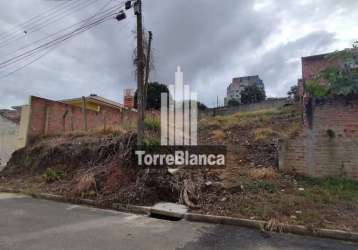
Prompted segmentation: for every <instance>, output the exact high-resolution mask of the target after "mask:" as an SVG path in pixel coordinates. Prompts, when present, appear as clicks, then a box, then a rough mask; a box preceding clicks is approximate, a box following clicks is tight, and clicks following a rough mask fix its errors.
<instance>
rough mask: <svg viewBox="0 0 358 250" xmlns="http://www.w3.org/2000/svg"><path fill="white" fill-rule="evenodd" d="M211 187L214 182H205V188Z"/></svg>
mask: <svg viewBox="0 0 358 250" xmlns="http://www.w3.org/2000/svg"><path fill="white" fill-rule="evenodd" d="M211 185H213V182H212V181H207V182H205V186H207V187H209V186H211Z"/></svg>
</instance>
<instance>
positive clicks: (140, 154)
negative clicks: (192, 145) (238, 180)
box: [135, 150, 225, 167]
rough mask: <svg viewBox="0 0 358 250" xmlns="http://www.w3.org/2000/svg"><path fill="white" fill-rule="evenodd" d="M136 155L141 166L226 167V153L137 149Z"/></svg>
mask: <svg viewBox="0 0 358 250" xmlns="http://www.w3.org/2000/svg"><path fill="white" fill-rule="evenodd" d="M135 155H136V156H137V159H138V165H139V166H146V167H149V166H158V167H160V166H171V167H173V166H177V167H178V166H186V167H188V166H189V167H203V166H211V167H213V166H217V167H225V154H198V153H191V152H189V151H188V150H175V151H174V152H173V153H167V154H164V153H163V154H153V153H147V152H146V151H145V150H136V151H135Z"/></svg>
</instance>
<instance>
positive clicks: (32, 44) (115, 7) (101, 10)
mask: <svg viewBox="0 0 358 250" xmlns="http://www.w3.org/2000/svg"><path fill="white" fill-rule="evenodd" d="M112 1H113V0H109V1H108V2H107V3H106V4H104V5H103V6H102V7H101V8H100V10H99V11H98V12H96V13H95V14H94V15H92V16H90V17H88V18H86V19H83V20H81V21H79V22H77V23H75V24H72V25H70V26H67V27H65V28H63V29H60V30H59V31H57V32H55V33H52V34H50V35H48V36H46V37H43V38H40V39H38V40H36V41H34V42H32V43H28V44H26V45H24V46H22V47H20V48H18V49H16V50H15V51H12V52H11V53H9V54H7V55H5V57H7V56H10V55H12V54H15V55H16V53H17V52H19V51H21V50H24V49H26V48H30V47H32V46H34V45H35V44H37V43H40V42H42V41H46V40H48V39H49V38H51V37H54V36H56V35H58V34H60V33H62V32H64V31H66V30H69V29H71V28H73V27H76V26H77V25H80V24H82V23H86V22H88V21H90V20H91V19H93V18H95V17H96V16H98V15H100V14H105V13H107V12H108V11H110V10H114V9H117V8H120V7H122V6H123V3H119V4H116V5H115V6H112V7H110V8H109V9H107V10H104V8H105V7H107V6H108V5H109V4H110V3H111V2H112Z"/></svg>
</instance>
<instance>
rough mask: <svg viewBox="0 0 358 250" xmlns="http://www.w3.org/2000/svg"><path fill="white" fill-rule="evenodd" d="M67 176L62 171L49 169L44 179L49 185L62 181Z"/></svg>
mask: <svg viewBox="0 0 358 250" xmlns="http://www.w3.org/2000/svg"><path fill="white" fill-rule="evenodd" d="M64 176H65V173H64V172H63V171H61V170H54V169H52V168H47V169H46V171H45V173H44V175H43V177H44V179H45V181H46V182H47V183H51V182H55V181H59V180H61V179H62V178H63V177H64Z"/></svg>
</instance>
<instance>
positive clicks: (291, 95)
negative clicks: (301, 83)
mask: <svg viewBox="0 0 358 250" xmlns="http://www.w3.org/2000/svg"><path fill="white" fill-rule="evenodd" d="M287 95H288V98H290V99H291V100H294V101H295V102H297V101H298V100H299V99H300V98H299V94H298V85H294V86H292V87H291V88H290V90H289V91H288V92H287Z"/></svg>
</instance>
